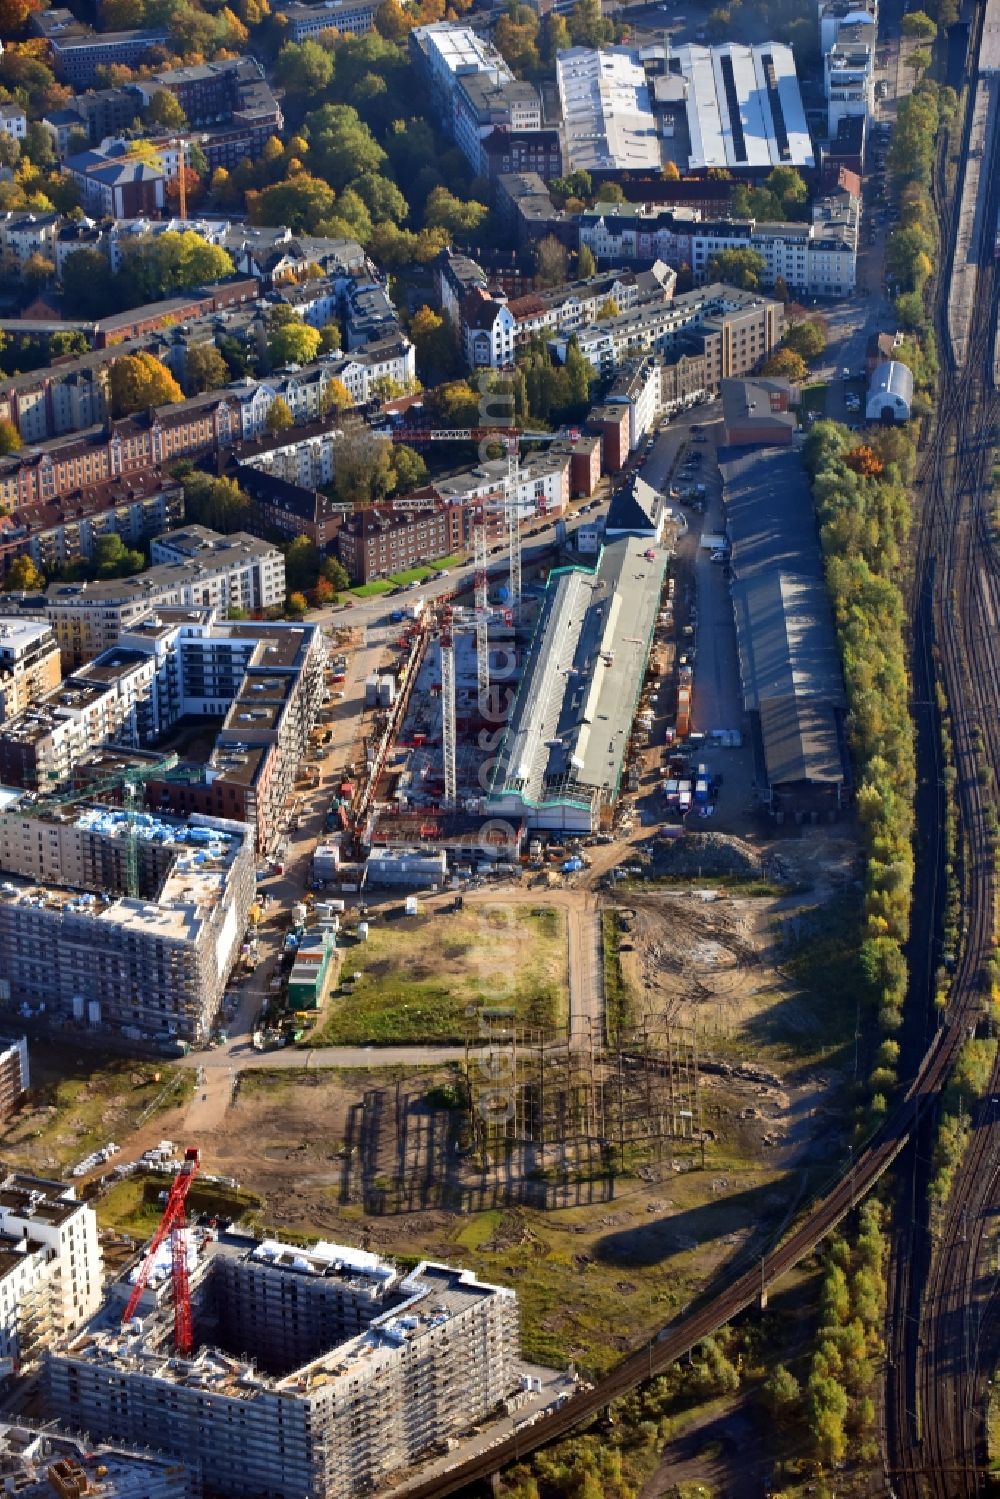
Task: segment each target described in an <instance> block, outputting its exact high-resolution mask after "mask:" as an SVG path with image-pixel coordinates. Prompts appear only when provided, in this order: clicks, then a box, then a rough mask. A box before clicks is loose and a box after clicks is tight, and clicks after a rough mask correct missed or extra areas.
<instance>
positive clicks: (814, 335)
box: [785, 318, 827, 363]
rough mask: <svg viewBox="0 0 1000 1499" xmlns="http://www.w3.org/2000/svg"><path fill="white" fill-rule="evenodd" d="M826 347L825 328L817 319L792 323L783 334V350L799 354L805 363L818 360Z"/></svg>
mask: <svg viewBox="0 0 1000 1499" xmlns="http://www.w3.org/2000/svg"><path fill="white" fill-rule="evenodd" d="M826 345H827V336H826V328H825V326H824V325H823V323H822V322H820V321H819V320H818V319H814V318H809V319H807V320H806V321H805V322H802V323H794V324H793V325H792V327H791V328H789V330H788V332H787V333H786V334H785V348H786V349H793V350H794V352H795V353H796V354H801V356H802V358H803V359H804V360H806V361H807V363H811V362H812V360H814V359H818V358H819V356H820V355H821V354H822V353H823V351H824V350H825V348H826Z"/></svg>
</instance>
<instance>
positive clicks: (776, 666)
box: [720, 447, 849, 819]
mask: <svg viewBox="0 0 1000 1499" xmlns="http://www.w3.org/2000/svg"><path fill="white" fill-rule="evenodd" d="M720 467H721V469H722V476H723V483H724V486H725V492H724V502H725V513H726V526H727V530H728V534H729V539H730V542H731V547H732V553H731V565H732V598H733V612H734V615H735V618H736V643H737V650H738V653H739V665H740V680H741V686H742V693H743V707H744V711H745V712H746V713H747V714H748V715H749V716H750V718H751V722H752V724H753V726H754V744H755V749H756V752H757V761H758V769H757V784H758V788H759V794H760V796H761V799H762V801H763V802H764V804H765V805H766V806H767V807H768V809H769V810H770V811H771V812H772V814H774V815H775V816H777V817H779V818H782V819H783V818H784V817H786V816H794V817H796V818H798V817H802V816H804V815H816V814H820V813H822V814H824V815H825V814H833V813H836V812H837V811H838V810H839V809H840V807H841V806H842V805H843V802H844V797H845V795H846V793H847V790H848V786H849V780H848V766H849V761H848V756H847V745H846V738H845V734H844V712H845V707H846V700H845V696H844V684H843V676H842V673H841V666H840V657H839V654H838V651H837V641H836V636H835V633H834V626H833V616H832V613H831V610H830V599H829V595H828V593H827V589H826V581H825V578H824V575H823V560H822V556H821V554H820V549H819V540H818V537H817V534H816V520H815V516H814V514H813V506H812V497H811V495H810V493H809V481H808V477H807V475H806V472H805V469H804V467H803V464H802V458H801V455H800V453H799V452H798V451H797V450H795V449H791V448H774V447H770V448H757V449H749V448H742V449H735V448H726V449H722V450H721V451H720Z"/></svg>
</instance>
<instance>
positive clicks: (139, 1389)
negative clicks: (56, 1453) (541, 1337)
mask: <svg viewBox="0 0 1000 1499" xmlns="http://www.w3.org/2000/svg"><path fill="white" fill-rule="evenodd" d="M190 1278H191V1294H192V1309H193V1317H194V1331H195V1339H196V1348H195V1351H194V1352H193V1354H192V1355H191V1357H189V1358H183V1357H180V1356H178V1355H176V1354H175V1353H174V1351H173V1348H172V1346H171V1336H170V1330H171V1326H172V1321H171V1318H170V1315H169V1309H168V1307H167V1306H166V1300H167V1298H166V1286H167V1283H168V1281H169V1274H167V1273H166V1266H164V1274H163V1276H162V1277H161V1279H160V1281H159V1283H158V1284H154V1285H151V1286H147V1288H146V1290H145V1291H144V1293H143V1298H142V1299H141V1300H140V1303H139V1307H138V1315H137V1317H136V1318H135V1319H134V1320H133V1321H132V1322H130V1323H128V1324H127V1326H125V1327H123V1326H122V1324H121V1316H122V1308H123V1306H124V1300H125V1296H126V1295H127V1293H128V1290H129V1286H128V1285H127V1283H119V1284H117V1285H116V1286H114V1287H112V1288H111V1290H110V1292H109V1295H108V1298H107V1301H106V1303H105V1306H104V1308H103V1310H102V1312H101V1313H100V1314H99V1315H98V1316H97V1317H96V1318H95V1319H94V1320H93V1321H92V1322H91V1323H90V1324H89V1325H88V1326H87V1327H86V1328H84V1329H83V1330H82V1331H81V1332H80V1333H78V1334H77V1335H75V1336H73V1337H71V1338H69V1339H68V1340H66V1341H65V1342H64V1343H63V1344H62V1346H61V1347H60V1348H59V1349H57V1350H56V1351H54V1352H53V1353H52V1355H51V1356H50V1357H49V1358H48V1360H47V1368H46V1384H47V1389H48V1395H49V1401H50V1405H51V1408H52V1410H53V1413H54V1414H55V1415H56V1416H57V1417H58V1419H60V1420H61V1421H64V1422H65V1423H67V1424H68V1425H69V1426H71V1427H72V1428H73V1429H74V1430H82V1431H87V1432H88V1433H89V1434H90V1435H91V1437H93V1438H95V1439H100V1440H107V1441H116V1442H122V1441H124V1442H127V1443H129V1444H136V1445H139V1446H143V1447H145V1446H149V1447H155V1448H159V1449H160V1450H161V1451H164V1452H166V1453H169V1454H171V1455H175V1456H177V1457H178V1458H180V1459H181V1460H182V1461H183V1462H185V1463H187V1464H188V1465H189V1467H190V1468H191V1470H192V1476H193V1477H194V1478H195V1480H196V1481H197V1482H199V1483H202V1484H203V1485H204V1486H205V1488H206V1489H207V1490H209V1491H211V1492H213V1493H219V1494H225V1495H234V1496H237V1495H238V1496H241V1499H242V1496H244V1495H246V1494H257V1495H260V1496H262V1499H263V1496H267V1499H357V1496H358V1495H362V1494H365V1493H368V1492H370V1491H372V1490H373V1489H376V1488H378V1487H380V1486H381V1485H382V1484H383V1483H384V1482H385V1481H386V1480H387V1479H388V1478H389V1477H390V1476H391V1475H392V1474H394V1473H399V1472H401V1471H402V1470H405V1469H406V1468H408V1467H409V1466H411V1465H412V1464H413V1463H414V1462H415V1461H416V1460H417V1459H418V1458H419V1457H420V1456H421V1454H423V1453H425V1452H426V1451H427V1450H428V1448H430V1447H432V1446H434V1445H435V1444H436V1443H440V1442H442V1441H445V1440H447V1439H448V1438H450V1437H457V1436H459V1435H461V1434H462V1433H464V1432H467V1431H468V1430H469V1429H470V1428H471V1427H472V1426H473V1425H475V1424H476V1423H477V1422H478V1421H480V1420H482V1419H483V1418H484V1417H486V1416H488V1415H490V1413H492V1412H493V1411H495V1410H497V1409H498V1408H499V1407H501V1406H502V1404H503V1402H504V1401H505V1399H507V1398H508V1397H509V1396H510V1395H512V1394H513V1392H514V1391H515V1390H516V1389H517V1386H518V1382H519V1374H520V1371H519V1366H518V1349H519V1335H518V1314H517V1300H516V1297H515V1295H514V1292H513V1291H512V1290H510V1289H508V1288H506V1287H500V1286H492V1285H486V1284H482V1283H480V1282H479V1281H478V1280H477V1279H476V1276H475V1275H474V1274H473V1273H472V1272H471V1271H466V1270H459V1269H454V1268H451V1267H449V1266H447V1265H439V1264H433V1263H431V1262H429V1261H424V1262H423V1263H422V1264H420V1265H418V1266H417V1267H416V1269H415V1270H413V1271H411V1272H410V1273H409V1274H407V1275H402V1274H401V1273H400V1272H399V1270H398V1269H397V1268H396V1267H395V1266H393V1265H392V1264H390V1263H388V1262H386V1261H385V1260H381V1259H379V1257H378V1256H377V1255H375V1254H371V1253H368V1252H365V1251H360V1250H356V1249H350V1248H346V1247H345V1246H343V1245H336V1244H327V1243H317V1244H314V1245H313V1246H312V1247H311V1248H309V1249H302V1248H298V1247H293V1246H291V1245H288V1244H282V1243H278V1242H275V1241H264V1242H263V1243H256V1242H254V1241H252V1240H249V1239H247V1238H245V1237H240V1236H235V1235H223V1236H222V1238H221V1239H218V1240H217V1239H215V1238H213V1237H210V1236H209V1237H206V1238H205V1239H204V1241H203V1242H202V1243H201V1244H200V1246H199V1249H198V1262H197V1264H196V1265H195V1266H192V1268H191V1271H190Z"/></svg>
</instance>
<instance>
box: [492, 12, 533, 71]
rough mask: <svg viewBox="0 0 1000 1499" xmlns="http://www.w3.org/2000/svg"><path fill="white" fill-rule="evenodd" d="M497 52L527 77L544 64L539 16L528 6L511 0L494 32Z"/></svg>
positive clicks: (513, 68) (514, 68) (515, 69)
mask: <svg viewBox="0 0 1000 1499" xmlns="http://www.w3.org/2000/svg"><path fill="white" fill-rule="evenodd" d="M493 41H494V45H495V46H496V49H497V51H498V52H499V53H500V55H501V57H502V58H503V59H504V61H505V62H506V63H508V64H509V66H510V67H511V68H512V70H513V71H514V72H515V73H517V74H520V75H521V76H523V75H524V74H525V73H534V72H537V71H538V69H539V68H540V67H541V62H542V60H541V57H540V56H539V52H538V17H537V16H536V14H535V12H534V11H533V10H531V9H530V7H529V6H527V5H521V4H519V3H518V0H509V3H508V6H507V9H506V11H505V13H504V14H503V15H502V16H501V17H500V19H499V21H497V24H496V27H495V29H494V33H493Z"/></svg>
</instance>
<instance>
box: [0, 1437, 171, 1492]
mask: <svg viewBox="0 0 1000 1499" xmlns="http://www.w3.org/2000/svg"><path fill="white" fill-rule="evenodd" d="M0 1485H2V1492H3V1493H4V1494H16V1495H17V1499H53V1495H55V1496H56V1499H82V1496H84V1495H86V1499H195V1495H194V1489H193V1488H192V1485H191V1479H190V1475H189V1473H188V1470H187V1469H186V1468H185V1467H184V1465H183V1464H182V1463H179V1462H175V1461H171V1460H170V1459H169V1458H161V1457H153V1456H152V1455H151V1454H150V1453H148V1452H130V1451H128V1450H127V1449H124V1448H121V1447H107V1446H99V1447H97V1448H96V1450H95V1448H94V1447H93V1445H92V1444H91V1443H89V1442H85V1441H84V1440H83V1439H82V1438H81V1437H74V1436H69V1435H66V1434H64V1433H63V1432H60V1431H56V1430H55V1429H54V1428H53V1427H52V1426H51V1425H46V1426H45V1427H39V1426H32V1425H27V1424H25V1423H23V1422H18V1424H17V1425H16V1426H14V1425H9V1426H0Z"/></svg>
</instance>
